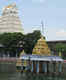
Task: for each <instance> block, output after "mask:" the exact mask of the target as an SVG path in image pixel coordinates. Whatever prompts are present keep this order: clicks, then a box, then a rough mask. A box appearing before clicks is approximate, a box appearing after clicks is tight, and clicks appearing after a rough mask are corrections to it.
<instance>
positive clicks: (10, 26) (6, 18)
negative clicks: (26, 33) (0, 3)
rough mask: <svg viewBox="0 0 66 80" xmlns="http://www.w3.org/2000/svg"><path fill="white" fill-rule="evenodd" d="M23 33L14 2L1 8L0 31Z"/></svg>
mask: <svg viewBox="0 0 66 80" xmlns="http://www.w3.org/2000/svg"><path fill="white" fill-rule="evenodd" d="M4 32H6V33H8V32H10V33H13V32H21V33H23V29H22V24H21V21H20V19H19V16H18V9H17V7H16V4H11V5H8V6H6V7H4V8H3V12H2V16H1V17H0V33H4Z"/></svg>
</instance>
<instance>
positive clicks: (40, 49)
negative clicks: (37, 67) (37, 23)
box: [32, 36, 51, 56]
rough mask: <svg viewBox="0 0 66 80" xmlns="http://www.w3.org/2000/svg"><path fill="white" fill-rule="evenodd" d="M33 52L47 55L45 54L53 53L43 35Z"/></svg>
mask: <svg viewBox="0 0 66 80" xmlns="http://www.w3.org/2000/svg"><path fill="white" fill-rule="evenodd" d="M32 53H33V54H37V55H45V56H49V55H50V53H51V52H50V49H49V48H48V45H47V43H46V40H45V39H44V37H43V36H42V37H41V38H40V39H39V40H38V41H37V43H36V45H35V47H34V49H33V52H32Z"/></svg>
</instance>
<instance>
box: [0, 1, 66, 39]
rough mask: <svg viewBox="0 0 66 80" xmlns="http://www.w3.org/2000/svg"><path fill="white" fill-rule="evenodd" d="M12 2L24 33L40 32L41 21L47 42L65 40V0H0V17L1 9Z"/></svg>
mask: <svg viewBox="0 0 66 80" xmlns="http://www.w3.org/2000/svg"><path fill="white" fill-rule="evenodd" d="M13 2H16V4H17V7H18V9H19V16H20V19H21V21H22V25H23V28H24V32H25V33H28V32H32V31H33V30H35V29H40V30H41V21H42V20H43V22H44V25H45V26H44V35H45V37H46V39H47V40H66V0H0V15H1V12H2V8H3V7H4V6H6V5H8V4H11V3H13Z"/></svg>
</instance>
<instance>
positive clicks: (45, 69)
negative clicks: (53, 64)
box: [43, 62, 47, 73]
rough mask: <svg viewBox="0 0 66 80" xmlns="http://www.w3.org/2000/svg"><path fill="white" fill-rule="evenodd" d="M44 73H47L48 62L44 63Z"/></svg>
mask: <svg viewBox="0 0 66 80" xmlns="http://www.w3.org/2000/svg"><path fill="white" fill-rule="evenodd" d="M43 72H44V73H47V62H43Z"/></svg>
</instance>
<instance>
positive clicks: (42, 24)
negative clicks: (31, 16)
mask: <svg viewBox="0 0 66 80" xmlns="http://www.w3.org/2000/svg"><path fill="white" fill-rule="evenodd" d="M41 28H42V30H41V32H42V35H44V23H43V21H41Z"/></svg>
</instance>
